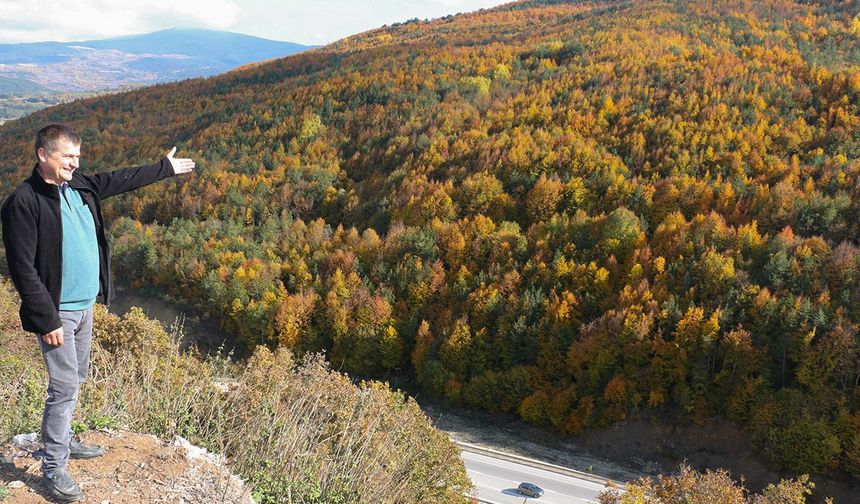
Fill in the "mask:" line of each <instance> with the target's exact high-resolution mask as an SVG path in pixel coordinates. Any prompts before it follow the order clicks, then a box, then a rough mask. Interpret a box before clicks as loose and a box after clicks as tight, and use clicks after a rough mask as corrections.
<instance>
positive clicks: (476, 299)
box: [0, 0, 860, 477]
mask: <svg viewBox="0 0 860 504" xmlns="http://www.w3.org/2000/svg"><path fill="white" fill-rule="evenodd" d="M858 10H860V4H858V2H857V1H848V2H792V1H787V0H780V1H765V2H752V1H744V2H738V1H727V2H709V1H692V2H687V1H641V2H630V1H607V2H580V1H576V2H564V1H526V2H515V3H512V4H508V5H504V6H501V7H498V8H496V9H491V10H485V11H480V12H477V13H471V14H464V15H458V16H453V17H446V18H443V19H438V20H433V21H430V22H419V21H414V22H408V23H404V24H400V25H395V26H390V27H383V28H381V29H378V30H375V31H371V32H367V33H364V34H360V35H356V36H353V37H349V38H347V39H344V40H341V41H339V42H337V43H335V44H332V45H330V46H327V47H325V48H322V49H318V50H314V51H309V52H307V53H303V54H300V55H297V56H293V57H290V58H286V59H281V60H278V61H274V62H271V63H267V64H261V65H256V66H252V67H248V68H245V69H242V70H240V71H236V72H232V73H230V74H226V75H224V76H221V77H217V78H212V79H206V80H192V81H186V82H182V83H178V84H168V85H159V86H155V87H151V88H147V89H144V90H141V91H136V92H132V93H126V94H119V95H113V96H108V97H102V98H99V99H94V100H87V101H80V102H75V103H72V104H68V105H63V106H59V107H54V108H52V109H50V110H47V111H44V112H40V113H37V114H34V115H32V116H30V117H27V118H25V119H22V120H18V121H14V122H12V123H8V124H6V125H4V126H3V127H2V128H0V170H2V173H3V181H4V187H3V193H4V194H5V193H8V192H9V191H11V189H12V187H13V186H14V185H15V184H17V182H18V181H19V180H20V179H22V178H23V177H24V176H26V175H27V174H29V171H30V169H31V167H32V147H31V142H32V140H31V138H32V136H33V133H34V132H35V130H36V129H38V127H39V126H40V125H43V124H45V123H47V122H49V121H63V122H68V123H70V124H71V125H72V126H74V127H75V128H77V129H79V130H80V131H81V132H82V133H83V135H84V139H85V144H84V148H83V155H84V158H85V160H84V165H85V167H86V169H89V170H102V169H106V168H108V167H111V166H114V165H123V164H128V163H136V162H142V161H144V160H152V159H155V158H157V157H159V156H160V155H162V153H163V152H165V151H166V150H168V149H169V148H170V146H171V145H172V142H174V141H176V140H178V142H179V143H178V146H179V149H180V150H179V153H180V154H181V155H183V156H189V157H194V158H195V159H196V160H197V161H198V167H199V170H198V173H197V174H196V175H195V176H192V177H190V178H186V179H183V180H180V181H178V182H175V183H174V182H169V183H166V184H161V185H155V186H152V187H150V188H147V189H146V190H144V191H142V192H138V193H135V195H133V196H132V197H126V198H125V199H117V200H115V201H114V204H113V205H111V206H109V207H108V212H109V213H110V214H111V216H110V217H111V219H112V220H113V221H114V226H113V228H112V232H111V234H112V243H113V250H114V257H115V261H114V264H115V267H116V270H117V273H118V275H119V276H121V277H123V278H125V279H129V280H130V281H132V282H134V283H135V284H138V285H155V286H158V287H161V288H163V289H165V290H167V291H169V292H170V293H171V294H173V295H175V296H180V297H182V298H184V299H187V300H189V302H191V303H194V304H195V305H196V306H197V307H199V308H201V309H203V310H204V311H205V312H206V313H208V314H211V315H213V316H216V317H218V318H220V320H221V322H222V324H223V325H224V326H225V327H226V328H228V329H229V330H231V331H233V332H235V333H236V334H237V335H238V338H239V339H240V341H242V342H243V343H244V344H246V345H248V346H249V347H250V346H253V345H256V344H259V343H264V344H269V345H272V346H275V345H280V346H284V347H288V348H290V349H292V350H293V351H297V352H300V353H301V352H305V351H310V350H325V351H326V352H327V356H328V359H329V360H330V361H331V362H332V365H333V366H334V367H335V368H336V369H342V370H345V371H348V372H351V373H354V374H357V375H360V376H372V377H380V378H386V377H388V376H390V375H391V373H392V372H400V373H407V374H411V375H414V376H415V377H416V379H417V382H418V383H419V384H420V386H421V387H422V389H423V390H424V391H425V392H424V393H425V394H431V395H434V396H438V397H444V398H448V399H451V400H453V401H455V402H457V403H461V404H466V405H471V406H476V407H480V408H485V409H488V410H491V411H512V412H516V413H518V414H519V415H521V416H522V417H523V418H524V419H526V420H527V421H529V422H533V423H535V424H541V425H546V426H550V427H552V428H555V429H558V430H559V431H561V432H564V433H578V432H580V431H582V430H583V429H587V428H592V427H602V426H607V425H610V424H612V423H613V422H616V421H619V420H622V419H625V418H631V417H635V416H639V415H643V414H648V413H650V412H653V411H661V412H668V413H671V414H675V415H677V418H679V419H681V420H682V421H694V422H695V421H698V420H700V419H703V418H705V417H708V416H711V415H723V416H725V417H728V418H731V419H734V420H737V421H740V422H742V423H745V424H746V425H748V426H749V428H750V430H751V431H752V432H753V433H754V435H755V438H756V439H757V442H758V443H760V446H761V449H762V450H764V451H766V452H767V453H768V454H769V455H770V456H771V458H772V460H773V461H774V463H775V464H777V465H779V466H781V467H785V468H788V469H791V470H795V471H802V472H819V473H820V472H828V471H831V470H835V469H837V468H841V469H844V470H847V471H849V472H850V473H851V474H852V475H854V476H855V477H860V386H858V380H860V354H859V353H858V350H860V348H858V337H857V332H858V328H860V310H858V308H860V246H858V234H860V227H858V226H860V219H858V217H860V108H858V102H860V17H857V12H858ZM398 370H399V371H398Z"/></svg>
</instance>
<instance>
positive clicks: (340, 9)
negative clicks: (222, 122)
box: [0, 0, 510, 45]
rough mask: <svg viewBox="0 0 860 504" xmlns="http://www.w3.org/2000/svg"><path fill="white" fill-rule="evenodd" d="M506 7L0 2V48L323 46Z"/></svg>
mask: <svg viewBox="0 0 860 504" xmlns="http://www.w3.org/2000/svg"><path fill="white" fill-rule="evenodd" d="M509 1H510V0H0V43H18V42H46V41H56V42H72V41H81V40H98V39H103V38H109V37H117V36H122V35H132V34H137V33H148V32H153V31H157V30H163V29H166V28H209V29H213V30H225V31H232V32H238V33H245V34H248V35H255V36H258V37H263V38H267V39H272V40H283V41H289V42H297V43H300V44H307V45H322V44H327V43H329V42H334V41H335V40H338V39H340V38H343V37H345V36H347V35H352V34H355V33H360V32H363V31H366V30H370V29H373V28H378V27H380V26H382V25H385V24H392V23H396V22H401V21H406V20H408V19H412V18H418V19H426V18H436V17H441V16H445V15H447V14H457V13H458V12H471V11H475V10H478V9H482V8H489V7H493V6H495V5H500V4H502V3H507V2H509Z"/></svg>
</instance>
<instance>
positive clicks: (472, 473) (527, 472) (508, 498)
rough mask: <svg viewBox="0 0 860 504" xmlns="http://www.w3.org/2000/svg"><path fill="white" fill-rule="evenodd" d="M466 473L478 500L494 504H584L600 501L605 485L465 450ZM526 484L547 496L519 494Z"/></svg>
mask: <svg viewBox="0 0 860 504" xmlns="http://www.w3.org/2000/svg"><path fill="white" fill-rule="evenodd" d="M461 455H462V457H463V461H464V462H465V463H466V472H467V473H468V474H469V477H470V478H471V479H472V483H474V485H475V493H474V494H473V495H474V496H475V497H478V499H479V500H480V502H485V503H492V504H523V503H527V504H531V503H533V504H582V503H586V502H597V494H599V493H600V491H601V490H603V489H604V486H603V484H600V483H595V482H593V481H589V480H585V479H579V478H576V477H573V476H568V475H565V474H559V473H556V472H552V471H548V470H544V469H539V468H536V467H531V466H528V465H524V464H519V463H516V462H510V461H507V460H502V459H498V458H493V457H491V456H488V455H483V454H479V453H474V452H469V451H465V450H464V451H462V452H461ZM523 481H528V482H531V483H534V484H536V485H538V486H540V487H541V488H543V489H544V490H545V491H546V493H544V495H543V497H541V498H539V499H533V498H527V497H525V496H523V495H520V494H518V493H517V485H519V484H520V483H521V482H523Z"/></svg>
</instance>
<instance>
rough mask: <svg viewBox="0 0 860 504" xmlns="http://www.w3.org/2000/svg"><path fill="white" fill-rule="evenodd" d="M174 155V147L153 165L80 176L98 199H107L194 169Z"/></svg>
mask: <svg viewBox="0 0 860 504" xmlns="http://www.w3.org/2000/svg"><path fill="white" fill-rule="evenodd" d="M175 153H176V147H174V148H173V149H171V150H170V152H168V153H167V156H165V157H163V158H162V159H161V161H159V162H157V163H155V164H151V165H143V166H133V167H131V168H121V169H119V170H114V171H112V172H103V173H97V174H95V175H82V177H83V178H85V179H88V180H89V181H90V182H91V183H92V185H93V189H94V190H95V191H96V193H97V194H98V195H99V198H100V199H105V198H109V197H111V196H113V195H115V194H120V193H124V192H126V191H131V190H134V189H137V188H139V187H143V186H145V185H148V184H152V183H153V182H158V181H159V180H161V179H164V178H167V177H171V176H174V175H178V174H181V173H188V172H190V171H191V170H193V169H194V161H192V160H191V159H188V158H175V157H173V155H174V154H175Z"/></svg>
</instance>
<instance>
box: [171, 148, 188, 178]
mask: <svg viewBox="0 0 860 504" xmlns="http://www.w3.org/2000/svg"><path fill="white" fill-rule="evenodd" d="M174 154H176V147H174V148H172V149H170V152H168V153H167V160H168V161H170V166H172V167H173V173H174V174H176V175H179V174H180V173H188V172H190V171H191V170H193V169H194V166H195V165H194V161H193V160H191V159H190V158H175V157H173V155H174Z"/></svg>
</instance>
